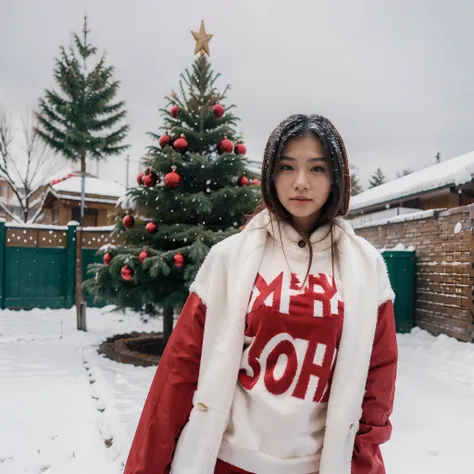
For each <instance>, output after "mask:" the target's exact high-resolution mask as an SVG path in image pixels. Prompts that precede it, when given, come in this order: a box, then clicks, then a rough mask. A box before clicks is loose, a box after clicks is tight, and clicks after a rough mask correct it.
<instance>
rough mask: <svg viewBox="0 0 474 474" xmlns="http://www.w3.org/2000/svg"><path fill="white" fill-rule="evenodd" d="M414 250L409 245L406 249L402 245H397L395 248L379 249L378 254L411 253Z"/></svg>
mask: <svg viewBox="0 0 474 474" xmlns="http://www.w3.org/2000/svg"><path fill="white" fill-rule="evenodd" d="M414 250H415V247H413V245H409V246H408V247H405V245H403V244H402V243H398V244H397V245H395V247H392V248H387V247H384V248H382V249H380V252H385V251H390V252H413V251H414Z"/></svg>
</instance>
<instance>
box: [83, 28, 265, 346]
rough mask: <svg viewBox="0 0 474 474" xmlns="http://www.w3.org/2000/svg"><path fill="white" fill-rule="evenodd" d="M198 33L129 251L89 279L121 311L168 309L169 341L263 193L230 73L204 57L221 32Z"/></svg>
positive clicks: (153, 155) (149, 165)
mask: <svg viewBox="0 0 474 474" xmlns="http://www.w3.org/2000/svg"><path fill="white" fill-rule="evenodd" d="M193 35H194V36H195V38H196V41H197V45H196V52H197V53H200V56H199V57H198V58H197V59H196V60H195V61H194V63H193V65H192V68H191V70H186V71H185V73H184V74H181V79H180V81H179V85H180V95H178V94H177V93H175V92H174V91H173V92H172V93H171V95H170V96H169V97H166V100H167V107H166V108H165V109H161V114H162V119H163V127H162V130H163V133H161V134H156V133H150V134H149V135H150V137H151V139H152V140H153V144H152V145H151V146H149V147H148V153H147V157H146V159H145V161H144V165H145V166H144V167H145V170H144V171H143V172H141V173H140V174H139V175H138V177H137V184H138V186H137V187H135V188H133V189H131V190H130V191H129V192H128V195H127V197H128V198H130V199H131V200H132V201H133V202H134V203H135V205H134V210H133V212H132V210H130V211H129V212H128V213H127V215H125V217H123V220H122V221H121V222H120V223H119V224H118V226H117V229H116V230H117V232H119V231H121V230H123V229H126V230H125V232H124V237H125V239H126V242H127V247H126V248H125V247H123V246H121V247H115V248H114V247H109V248H107V249H104V251H105V254H104V264H103V265H101V264H96V265H92V266H91V268H90V270H91V272H92V273H95V274H96V276H95V278H93V279H91V280H88V281H87V282H85V287H86V288H87V289H88V291H90V292H92V293H93V294H95V295H97V296H98V297H101V298H105V299H106V300H108V301H109V302H112V303H114V304H115V305H116V306H117V309H119V310H120V309H125V308H132V309H134V310H136V311H144V312H146V313H149V314H150V313H151V314H156V313H158V312H159V310H161V309H162V310H163V316H164V339H165V341H167V339H168V337H169V335H170V333H171V331H172V328H173V314H174V313H175V312H176V311H179V310H180V309H181V307H182V305H183V304H184V302H185V300H186V299H187V296H188V293H189V286H190V284H191V283H192V281H193V280H194V277H195V275H196V273H197V271H198V270H199V268H200V266H201V264H202V262H203V261H204V258H205V257H206V255H207V253H208V252H209V249H210V248H211V246H212V245H214V244H216V243H217V242H219V241H220V240H222V239H224V238H226V237H228V236H230V235H232V234H234V233H235V232H238V231H239V228H240V227H241V225H242V224H243V222H244V219H245V216H246V215H247V214H248V213H249V212H251V211H252V210H253V209H254V208H255V207H256V206H257V205H258V203H259V201H260V199H261V194H260V187H259V184H260V183H259V181H258V179H257V178H256V176H255V175H254V174H252V173H251V172H250V171H249V170H248V161H247V159H246V158H245V154H246V148H245V145H244V143H243V142H242V139H241V136H239V135H238V134H237V132H236V130H235V126H236V124H237V123H238V121H239V119H238V118H237V117H236V116H235V115H234V114H233V113H232V109H233V108H234V107H235V106H234V105H230V106H226V105H225V101H226V93H227V91H228V90H229V86H227V87H226V88H225V90H224V91H223V92H222V93H220V92H219V91H218V89H217V87H216V81H217V79H218V78H219V77H220V75H219V74H216V73H214V72H213V70H212V68H211V65H210V62H209V60H208V59H207V58H206V56H205V54H204V53H206V54H209V40H210V38H211V37H212V35H208V34H207V33H206V32H205V28H204V24H202V25H201V30H200V32H199V33H193ZM242 264H243V265H244V264H245V262H242Z"/></svg>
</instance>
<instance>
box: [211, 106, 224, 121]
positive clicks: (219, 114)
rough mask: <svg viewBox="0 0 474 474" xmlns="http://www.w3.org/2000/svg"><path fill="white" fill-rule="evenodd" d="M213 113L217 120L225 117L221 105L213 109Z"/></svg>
mask: <svg viewBox="0 0 474 474" xmlns="http://www.w3.org/2000/svg"><path fill="white" fill-rule="evenodd" d="M212 111H213V112H214V116H215V117H216V118H221V117H222V116H223V115H224V107H222V105H221V104H216V105H214V107H212Z"/></svg>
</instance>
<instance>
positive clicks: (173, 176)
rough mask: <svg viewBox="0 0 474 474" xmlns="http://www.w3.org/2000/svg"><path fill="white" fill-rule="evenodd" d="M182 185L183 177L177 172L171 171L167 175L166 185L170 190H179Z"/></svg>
mask: <svg viewBox="0 0 474 474" xmlns="http://www.w3.org/2000/svg"><path fill="white" fill-rule="evenodd" d="M179 183H181V176H180V175H179V174H178V173H176V171H170V172H169V173H168V174H166V175H165V184H166V186H168V187H170V188H177V187H178V186H179Z"/></svg>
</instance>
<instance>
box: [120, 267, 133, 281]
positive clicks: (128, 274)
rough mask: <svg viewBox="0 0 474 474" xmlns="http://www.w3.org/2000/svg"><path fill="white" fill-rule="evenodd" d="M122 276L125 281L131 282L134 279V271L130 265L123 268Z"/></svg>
mask: <svg viewBox="0 0 474 474" xmlns="http://www.w3.org/2000/svg"><path fill="white" fill-rule="evenodd" d="M120 276H121V277H122V278H123V279H124V280H125V281H130V280H132V279H133V270H132V269H131V268H130V267H129V266H128V265H125V266H124V267H122V270H120Z"/></svg>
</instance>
